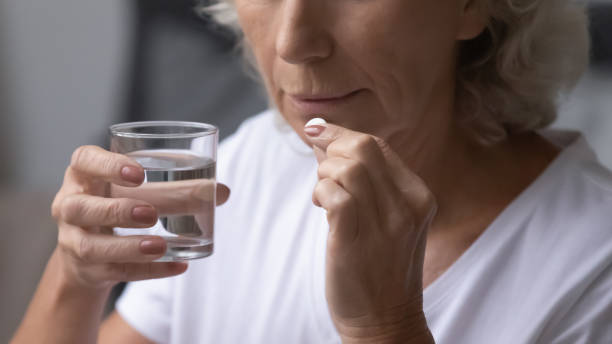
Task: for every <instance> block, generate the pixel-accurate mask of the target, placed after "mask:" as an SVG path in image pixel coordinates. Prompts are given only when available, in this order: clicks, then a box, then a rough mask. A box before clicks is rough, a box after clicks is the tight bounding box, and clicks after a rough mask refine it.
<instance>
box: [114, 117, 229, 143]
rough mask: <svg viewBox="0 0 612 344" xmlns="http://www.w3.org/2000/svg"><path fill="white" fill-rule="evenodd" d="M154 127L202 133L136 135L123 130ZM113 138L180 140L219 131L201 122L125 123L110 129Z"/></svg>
mask: <svg viewBox="0 0 612 344" xmlns="http://www.w3.org/2000/svg"><path fill="white" fill-rule="evenodd" d="M154 126H167V127H176V128H187V127H189V128H195V129H201V131H198V132H195V133H166V134H153V133H134V132H126V131H123V130H126V129H133V128H146V127H154ZM108 130H109V132H110V134H111V136H116V137H127V138H151V139H179V138H197V137H206V136H210V135H214V134H217V133H218V132H219V129H218V128H217V127H216V126H214V125H212V124H208V123H201V122H188V121H141V122H125V123H117V124H113V125H111V126H110V127H109V128H108Z"/></svg>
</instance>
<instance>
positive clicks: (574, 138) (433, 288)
mask: <svg viewBox="0 0 612 344" xmlns="http://www.w3.org/2000/svg"><path fill="white" fill-rule="evenodd" d="M541 135H542V136H544V137H545V138H547V139H548V140H549V141H551V142H552V143H553V144H555V145H557V146H559V147H560V148H562V151H561V152H560V153H559V154H558V155H557V157H556V158H555V159H554V160H553V161H552V162H551V163H550V164H549V165H548V166H547V167H546V168H545V169H544V170H543V171H542V173H540V175H539V176H538V177H537V178H536V179H535V180H534V181H533V182H532V183H531V184H530V185H529V186H527V188H525V189H524V190H523V191H522V192H521V193H520V194H519V195H518V196H517V197H516V198H515V199H514V200H513V201H512V202H510V204H508V206H507V207H506V208H504V210H502V212H501V213H500V214H499V215H498V216H497V217H496V218H495V219H494V220H493V222H491V223H490V224H489V226H488V227H487V228H486V229H485V230H484V232H483V233H482V234H480V236H479V237H478V238H477V239H476V240H475V241H474V242H473V243H472V245H470V247H468V249H467V250H466V251H465V252H463V254H461V256H459V258H458V259H457V260H456V261H455V262H454V263H453V264H452V265H451V266H450V267H449V268H448V269H447V270H446V271H445V272H444V273H442V275H440V276H438V278H437V279H436V280H435V281H433V282H432V283H431V284H430V285H429V286H427V288H425V289H424V290H423V309H424V311H425V313H429V312H432V311H434V310H435V309H436V307H437V306H438V305H439V304H441V303H442V302H443V301H444V300H445V299H446V298H447V297H449V296H450V295H452V291H453V290H454V288H453V286H455V285H457V284H458V283H459V282H460V281H461V279H462V276H464V275H465V271H467V270H468V269H470V267H471V266H473V264H472V263H473V262H476V261H477V260H478V259H479V257H481V256H482V255H483V254H484V253H485V250H486V249H488V248H490V247H491V246H492V243H494V242H496V241H500V242H503V241H504V239H506V238H507V237H508V236H510V235H512V234H513V231H511V230H503V229H504V228H505V227H508V225H511V224H513V223H514V224H515V223H516V217H515V215H516V214H526V213H528V212H533V211H534V209H535V208H536V207H537V206H538V197H537V196H536V195H538V194H540V191H543V190H544V189H546V187H547V186H548V184H550V183H551V182H552V179H553V178H551V177H552V175H554V173H555V171H556V170H558V169H561V168H563V166H565V165H566V164H568V163H571V162H572V161H575V160H576V159H577V158H578V159H585V158H587V159H589V158H591V159H592V158H593V156H594V154H593V153H592V151H591V150H590V148H589V147H588V144H587V143H586V140H585V139H584V137H582V136H581V135H580V134H578V133H575V132H566V131H556V130H554V131H553V130H550V131H542V132H541ZM579 153H582V154H579ZM584 153H587V154H584ZM585 155H586V156H585Z"/></svg>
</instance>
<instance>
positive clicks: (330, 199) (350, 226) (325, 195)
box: [313, 178, 359, 243]
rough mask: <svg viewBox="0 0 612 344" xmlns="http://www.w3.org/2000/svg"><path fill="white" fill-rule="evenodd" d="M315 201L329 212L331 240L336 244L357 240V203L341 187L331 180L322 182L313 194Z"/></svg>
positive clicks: (326, 179)
mask: <svg viewBox="0 0 612 344" xmlns="http://www.w3.org/2000/svg"><path fill="white" fill-rule="evenodd" d="M313 201H315V202H316V203H318V204H320V206H321V207H322V208H324V209H325V210H327V221H328V223H329V227H330V238H334V240H335V242H336V243H349V242H353V241H354V240H356V238H357V235H358V232H359V229H358V217H357V216H358V213H357V202H356V201H355V199H354V198H353V197H352V196H351V195H350V194H349V193H348V192H347V191H346V190H344V189H343V188H342V187H341V186H340V185H338V184H337V183H336V182H335V181H333V180H332V179H329V178H325V179H322V180H320V181H319V182H318V183H317V185H316V186H315V189H314V192H313Z"/></svg>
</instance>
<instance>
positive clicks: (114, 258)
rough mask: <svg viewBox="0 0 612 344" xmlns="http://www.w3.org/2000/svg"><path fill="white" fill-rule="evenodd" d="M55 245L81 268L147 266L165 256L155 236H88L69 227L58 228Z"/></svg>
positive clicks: (163, 248) (164, 246)
mask: <svg viewBox="0 0 612 344" xmlns="http://www.w3.org/2000/svg"><path fill="white" fill-rule="evenodd" d="M58 245H59V247H60V248H61V249H62V250H64V251H65V252H67V253H68V254H70V255H71V256H72V257H74V258H75V259H77V260H78V261H80V262H82V263H84V264H100V263H144V262H151V261H153V260H155V259H158V258H160V257H162V256H163V255H164V253H165V252H166V242H165V241H164V239H163V238H161V237H158V236H114V235H105V234H97V233H88V232H87V231H85V230H83V229H81V228H78V227H75V226H69V225H63V226H61V228H60V233H59V236H58Z"/></svg>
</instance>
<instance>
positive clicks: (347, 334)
mask: <svg viewBox="0 0 612 344" xmlns="http://www.w3.org/2000/svg"><path fill="white" fill-rule="evenodd" d="M304 132H305V133H306V135H307V138H308V140H309V141H310V142H311V143H312V145H313V149H314V150H315V154H316V155H317V160H318V161H319V169H318V176H319V181H318V183H317V185H316V187H315V189H314V193H313V202H314V204H315V205H317V206H320V207H322V208H324V209H326V210H327V219H328V222H329V226H330V231H329V234H328V241H327V258H326V297H327V302H328V304H329V308H330V312H331V316H332V319H333V321H334V324H335V326H336V328H337V330H338V332H339V334H340V336H341V337H342V340H343V342H344V343H349V342H350V343H371V342H376V343H387V342H389V343H400V342H401V343H433V338H432V336H431V333H430V332H429V329H428V327H427V322H426V320H425V316H424V313H423V301H422V300H423V296H422V294H423V287H422V279H423V277H422V275H423V260H424V254H425V245H426V238H427V231H428V228H429V226H430V223H431V221H432V218H433V217H434V214H435V211H436V202H435V200H434V197H433V195H432V193H431V192H430V191H429V189H428V188H427V186H426V185H425V183H424V182H423V181H422V180H421V179H420V178H419V177H418V176H416V175H415V174H414V173H412V172H411V171H410V170H409V169H408V168H407V167H406V166H405V165H404V163H403V162H402V161H401V160H400V158H399V157H398V155H397V154H396V153H395V152H394V151H393V150H392V149H391V148H390V147H389V145H388V144H387V143H385V142H384V141H383V140H381V139H379V138H376V137H374V136H371V135H368V134H363V133H359V132H355V131H351V130H348V129H345V128H342V127H339V126H336V125H333V124H321V125H314V126H308V127H306V128H305V129H304Z"/></svg>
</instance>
